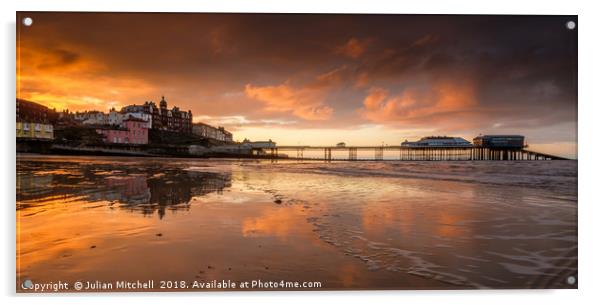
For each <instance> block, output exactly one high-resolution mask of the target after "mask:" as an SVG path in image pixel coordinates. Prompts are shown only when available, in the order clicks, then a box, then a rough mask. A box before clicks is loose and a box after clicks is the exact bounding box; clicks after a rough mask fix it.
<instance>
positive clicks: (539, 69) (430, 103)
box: [17, 13, 577, 158]
mask: <svg viewBox="0 0 602 305" xmlns="http://www.w3.org/2000/svg"><path fill="white" fill-rule="evenodd" d="M25 16H28V17H31V18H32V19H33V24H32V25H31V26H29V27H26V26H23V25H22V24H21V23H20V22H18V25H17V97H19V98H23V99H27V100H31V101H34V102H38V103H41V104H43V105H46V106H49V107H51V108H56V109H57V110H63V109H69V110H71V111H83V110H101V111H107V110H108V109H110V108H112V107H115V108H118V109H119V108H120V107H122V106H125V105H131V104H141V103H144V102H145V101H154V102H158V101H160V100H161V96H162V95H164V96H165V99H166V100H167V102H168V106H169V107H172V106H178V107H180V108H181V109H184V110H188V109H190V110H191V111H192V113H193V116H194V121H195V122H205V123H208V124H212V125H217V126H224V127H225V128H226V129H228V130H230V131H232V132H233V134H234V139H235V140H243V139H245V138H249V139H251V140H268V139H272V140H273V141H276V142H277V143H278V144H281V145H335V144H336V143H338V142H345V143H346V144H347V145H348V146H351V145H382V144H385V145H399V143H400V142H402V141H404V140H406V139H408V140H410V141H411V140H417V139H419V138H420V137H423V136H430V135H447V136H460V137H464V138H466V139H468V140H472V138H474V137H475V136H477V135H479V134H521V135H524V136H525V137H526V140H527V143H528V144H529V146H530V148H531V149H533V150H536V151H542V152H547V153H552V154H557V155H561V156H566V157H571V158H576V156H577V29H574V30H569V29H567V27H566V23H567V22H568V21H571V20H573V21H575V22H576V21H577V18H576V17H574V16H501V15H498V16H479V15H472V16H470V15H332V14H195V13H184V14H167V13H18V17H17V20H21V19H22V18H23V17H25Z"/></svg>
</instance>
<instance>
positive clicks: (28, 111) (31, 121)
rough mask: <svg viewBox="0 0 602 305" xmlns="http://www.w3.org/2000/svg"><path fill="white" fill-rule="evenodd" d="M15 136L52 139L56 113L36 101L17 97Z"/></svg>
mask: <svg viewBox="0 0 602 305" xmlns="http://www.w3.org/2000/svg"><path fill="white" fill-rule="evenodd" d="M16 107H17V111H16V116H17V117H16V137H17V138H21V139H38V140H52V139H53V138H54V126H53V123H54V122H56V120H57V118H58V114H57V112H56V111H54V110H53V109H49V108H48V107H46V106H43V105H40V104H38V103H34V102H30V101H27V100H23V99H17V105H16Z"/></svg>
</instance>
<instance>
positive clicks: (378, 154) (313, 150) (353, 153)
mask: <svg viewBox="0 0 602 305" xmlns="http://www.w3.org/2000/svg"><path fill="white" fill-rule="evenodd" d="M358 152H360V153H363V157H359V158H358ZM333 153H337V155H338V156H334V155H333ZM253 155H255V156H258V157H264V158H270V159H297V160H326V161H331V160H346V161H359V160H375V161H381V160H400V161H462V160H464V161H476V160H492V161H493V160H567V159H566V158H563V157H559V156H554V155H550V154H545V153H539V152H535V151H531V150H526V149H520V148H485V147H472V146H471V147H455V146H454V147H451V146H450V147H446V146H438V147H405V146H345V147H340V146H276V147H269V148H253ZM385 155H386V157H385ZM372 156H373V157H372Z"/></svg>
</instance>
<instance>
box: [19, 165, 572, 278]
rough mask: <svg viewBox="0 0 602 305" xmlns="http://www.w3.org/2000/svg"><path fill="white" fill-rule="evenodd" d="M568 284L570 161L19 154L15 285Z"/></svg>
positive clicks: (570, 208) (570, 257) (570, 241)
mask: <svg viewBox="0 0 602 305" xmlns="http://www.w3.org/2000/svg"><path fill="white" fill-rule="evenodd" d="M576 275H577V162H576V161H495V162H484V161H481V162H333V163H324V162H283V161H279V162H277V163H272V162H269V161H267V162H266V161H261V162H259V161H252V160H244V161H241V160H198V159H167V158H152V159H149V158H125V157H73V156H70V157H60V156H35V155H20V156H19V157H18V158H17V283H19V284H18V286H19V287H17V288H18V289H20V283H21V282H22V281H23V280H25V279H31V280H32V281H33V282H51V281H54V282H56V281H59V280H60V281H67V282H70V281H71V282H73V281H91V282H93V281H116V280H128V281H136V280H140V281H147V280H151V279H152V280H155V281H161V280H173V281H186V282H187V283H190V282H193V281H212V280H218V281H221V280H226V281H227V280H231V281H252V280H262V281H281V280H283V281H298V282H303V281H319V282H321V288H322V289H440V288H443V289H455V288H487V287H490V288H574V287H576V286H577V285H576V284H574V285H569V284H567V278H568V277H569V276H575V277H576ZM155 288H157V287H155ZM157 290H158V289H157Z"/></svg>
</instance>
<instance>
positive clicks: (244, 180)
mask: <svg viewBox="0 0 602 305" xmlns="http://www.w3.org/2000/svg"><path fill="white" fill-rule="evenodd" d="M577 24H578V23H577V16H546V15H539V16H529V15H521V16H513V15H386V14H385V15H368V14H351V15H345V14H255V13H253V14H251V13H237V14H234V13H227V14H225V13H224V14H222V13H84V12H81V13H76V12H18V13H17V50H16V55H17V88H16V89H17V100H16V147H17V157H16V179H17V188H16V211H17V236H16V241H17V253H16V267H17V268H16V279H17V281H16V282H17V287H16V290H17V292H25V293H29V292H117V291H143V292H146V291H148V292H150V291H171V292H174V291H196V292H200V291H239V290H242V291H256V290H262V291H263V290H305V291H317V290H384V289H387V290H389V289H395V290H402V289H403V290H406V289H483V288H493V289H509V288H512V289H517V288H518V289H529V288H569V289H570V288H577V286H578V285H577V279H578V274H577V249H578V247H577Z"/></svg>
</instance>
